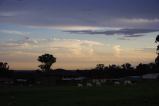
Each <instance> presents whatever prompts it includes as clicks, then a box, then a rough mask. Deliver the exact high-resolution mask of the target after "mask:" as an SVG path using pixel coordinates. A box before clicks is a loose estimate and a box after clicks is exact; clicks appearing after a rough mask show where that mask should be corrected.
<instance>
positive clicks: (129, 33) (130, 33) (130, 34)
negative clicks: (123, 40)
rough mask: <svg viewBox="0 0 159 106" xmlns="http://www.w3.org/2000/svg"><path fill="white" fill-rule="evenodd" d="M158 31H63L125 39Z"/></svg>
mask: <svg viewBox="0 0 159 106" xmlns="http://www.w3.org/2000/svg"><path fill="white" fill-rule="evenodd" d="M157 31H159V29H119V30H108V31H99V30H72V31H65V32H69V33H77V34H91V35H93V34H103V35H108V36H109V35H115V34H120V35H124V36H125V37H141V36H144V33H150V32H157Z"/></svg>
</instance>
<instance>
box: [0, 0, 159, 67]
mask: <svg viewBox="0 0 159 106" xmlns="http://www.w3.org/2000/svg"><path fill="white" fill-rule="evenodd" d="M158 34H159V0H0V61H3V62H8V64H9V65H10V68H11V69H38V65H39V64H40V62H38V61H37V58H38V56H40V55H42V54H44V53H50V54H53V55H54V56H55V57H56V58H57V62H56V63H55V64H54V65H53V68H54V69H55V68H64V69H89V68H93V67H95V66H96V64H99V63H103V64H105V65H109V64H119V65H120V64H123V63H126V62H129V63H131V64H133V65H134V66H135V65H136V64H138V63H140V62H142V63H150V62H154V59H155V57H156V53H155V48H156V46H157V44H155V37H156V36H157V35H158Z"/></svg>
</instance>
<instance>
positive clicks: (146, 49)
mask: <svg viewBox="0 0 159 106" xmlns="http://www.w3.org/2000/svg"><path fill="white" fill-rule="evenodd" d="M135 51H138V52H148V53H155V52H156V48H141V49H136V50H135Z"/></svg>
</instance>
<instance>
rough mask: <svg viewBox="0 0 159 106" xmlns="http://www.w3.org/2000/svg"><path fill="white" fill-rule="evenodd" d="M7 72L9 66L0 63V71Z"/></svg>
mask: <svg viewBox="0 0 159 106" xmlns="http://www.w3.org/2000/svg"><path fill="white" fill-rule="evenodd" d="M8 70H9V65H8V63H6V62H5V63H3V62H0V71H8Z"/></svg>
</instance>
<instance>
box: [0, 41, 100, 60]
mask: <svg viewBox="0 0 159 106" xmlns="http://www.w3.org/2000/svg"><path fill="white" fill-rule="evenodd" d="M96 46H103V44H102V43H100V42H96V41H91V40H79V39H58V38H54V39H39V40H33V39H24V40H18V41H9V42H5V43H1V45H0V50H2V51H4V52H5V51H25V52H27V51H28V52H37V53H38V52H40V53H41V52H43V51H45V52H52V51H54V52H55V53H56V54H58V55H64V54H68V55H70V54H71V55H74V56H79V57H80V56H88V55H89V56H91V55H93V54H94V51H95V47H96Z"/></svg>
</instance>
